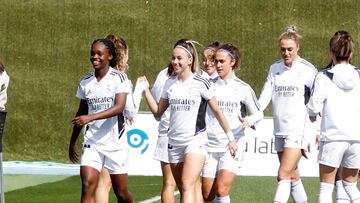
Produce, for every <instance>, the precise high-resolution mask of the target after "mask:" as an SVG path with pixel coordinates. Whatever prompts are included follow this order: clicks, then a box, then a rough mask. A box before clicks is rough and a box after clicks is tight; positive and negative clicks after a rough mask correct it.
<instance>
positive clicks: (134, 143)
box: [126, 129, 149, 154]
mask: <svg viewBox="0 0 360 203" xmlns="http://www.w3.org/2000/svg"><path fill="white" fill-rule="evenodd" d="M126 134H127V142H128V145H129V146H130V147H132V148H135V149H137V148H140V149H141V154H144V153H145V152H146V150H147V149H148V148H149V137H148V136H147V134H146V133H145V132H144V131H142V130H139V129H132V130H129V131H127V133H126Z"/></svg>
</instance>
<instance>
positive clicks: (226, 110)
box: [206, 75, 263, 152]
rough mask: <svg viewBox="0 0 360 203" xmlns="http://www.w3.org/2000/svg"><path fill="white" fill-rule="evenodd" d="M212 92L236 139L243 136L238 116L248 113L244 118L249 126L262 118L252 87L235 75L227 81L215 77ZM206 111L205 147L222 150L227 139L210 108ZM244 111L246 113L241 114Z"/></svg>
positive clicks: (227, 142)
mask: <svg viewBox="0 0 360 203" xmlns="http://www.w3.org/2000/svg"><path fill="white" fill-rule="evenodd" d="M214 92H215V97H216V100H217V103H218V106H219V108H220V109H221V111H222V113H223V114H224V116H225V117H226V120H227V121H228V122H229V125H230V128H231V130H232V132H233V134H234V137H235V139H236V141H237V140H239V139H240V138H241V137H243V136H244V128H243V127H242V123H241V122H240V120H239V117H238V116H242V117H245V116H246V115H249V116H248V117H247V118H246V119H247V121H248V123H249V125H250V126H251V125H253V124H254V123H255V122H258V121H260V120H261V119H262V118H263V112H262V111H261V110H260V105H259V103H258V101H257V98H256V95H255V93H254V91H253V89H252V88H251V87H250V86H249V85H248V84H247V83H245V82H244V81H242V80H240V79H239V78H237V77H236V76H235V75H233V76H232V78H231V79H229V80H228V81H224V80H222V79H221V78H220V77H217V78H215V79H214ZM206 113H207V117H206V118H207V119H206V125H207V133H208V143H207V149H208V151H210V152H224V151H226V148H227V146H228V144H229V139H228V137H227V136H226V134H225V132H224V130H223V129H222V127H221V125H220V123H219V121H218V120H217V118H216V117H215V115H214V113H213V111H212V110H211V108H209V107H208V108H207V112H206ZM244 113H245V114H246V115H242V114H244Z"/></svg>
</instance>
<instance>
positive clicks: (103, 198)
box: [95, 167, 111, 203]
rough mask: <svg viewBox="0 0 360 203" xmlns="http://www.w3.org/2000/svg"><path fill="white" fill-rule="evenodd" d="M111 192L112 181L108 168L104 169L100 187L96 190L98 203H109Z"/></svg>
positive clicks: (101, 173) (101, 174)
mask: <svg viewBox="0 0 360 203" xmlns="http://www.w3.org/2000/svg"><path fill="white" fill-rule="evenodd" d="M110 190H111V179H110V174H109V171H108V170H107V168H105V167H103V168H102V169H101V172H100V177H99V182H98V186H97V188H96V194H95V198H96V202H97V203H108V202H109V192H110Z"/></svg>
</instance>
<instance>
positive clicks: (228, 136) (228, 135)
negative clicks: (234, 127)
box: [225, 130, 235, 142]
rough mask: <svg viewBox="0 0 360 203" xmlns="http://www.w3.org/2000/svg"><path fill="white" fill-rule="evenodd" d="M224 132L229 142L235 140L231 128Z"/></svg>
mask: <svg viewBox="0 0 360 203" xmlns="http://www.w3.org/2000/svg"><path fill="white" fill-rule="evenodd" d="M225 134H226V136H227V138H228V139H229V142H231V141H234V140H235V137H234V134H233V133H232V132H231V130H230V131H229V132H227V133H225Z"/></svg>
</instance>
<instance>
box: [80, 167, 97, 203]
mask: <svg viewBox="0 0 360 203" xmlns="http://www.w3.org/2000/svg"><path fill="white" fill-rule="evenodd" d="M99 174H100V173H99V171H98V170H96V169H95V168H93V167H90V166H81V167H80V177H81V183H82V187H81V202H84V203H88V202H89V203H94V202H95V191H96V187H97V184H98V181H99Z"/></svg>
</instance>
